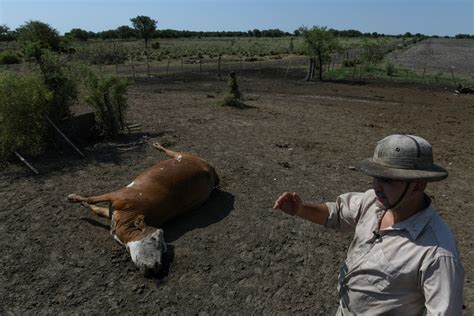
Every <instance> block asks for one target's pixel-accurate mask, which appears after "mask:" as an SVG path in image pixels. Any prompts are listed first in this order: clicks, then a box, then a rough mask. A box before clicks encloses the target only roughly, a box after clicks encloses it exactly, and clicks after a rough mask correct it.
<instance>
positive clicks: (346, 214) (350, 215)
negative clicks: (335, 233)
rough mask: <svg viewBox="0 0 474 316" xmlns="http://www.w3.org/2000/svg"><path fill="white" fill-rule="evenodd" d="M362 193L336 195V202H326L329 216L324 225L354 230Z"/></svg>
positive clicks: (360, 208) (362, 197) (361, 202)
mask: <svg viewBox="0 0 474 316" xmlns="http://www.w3.org/2000/svg"><path fill="white" fill-rule="evenodd" d="M364 196H365V194H364V193H355V192H351V193H346V194H342V195H340V196H338V198H337V199H336V202H328V203H326V205H327V207H328V209H329V217H328V219H327V221H326V227H328V228H333V229H337V230H340V231H354V229H355V226H356V225H357V222H358V221H359V218H360V215H361V210H362V204H363V200H364Z"/></svg>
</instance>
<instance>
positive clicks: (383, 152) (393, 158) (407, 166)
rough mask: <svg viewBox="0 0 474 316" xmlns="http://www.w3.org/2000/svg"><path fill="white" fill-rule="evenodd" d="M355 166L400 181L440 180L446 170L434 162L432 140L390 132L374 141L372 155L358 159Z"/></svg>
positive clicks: (375, 174) (367, 172)
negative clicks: (379, 139)
mask: <svg viewBox="0 0 474 316" xmlns="http://www.w3.org/2000/svg"><path fill="white" fill-rule="evenodd" d="M357 168H358V169H359V170H360V171H362V172H363V173H365V174H367V175H369V176H371V177H375V178H385V179H393V180H402V181H414V180H424V181H428V182H432V181H440V180H443V179H445V178H447V177H448V172H447V171H446V170H445V169H444V168H442V167H440V166H438V165H435V164H434V163H433V151H432V148H431V144H430V143H429V142H428V141H426V140H425V139H423V138H421V137H419V136H414V135H399V134H396V135H390V136H387V137H385V138H384V139H382V140H381V141H379V142H378V143H377V147H375V151H374V156H373V157H372V158H367V159H364V160H362V161H360V162H359V164H358V165H357Z"/></svg>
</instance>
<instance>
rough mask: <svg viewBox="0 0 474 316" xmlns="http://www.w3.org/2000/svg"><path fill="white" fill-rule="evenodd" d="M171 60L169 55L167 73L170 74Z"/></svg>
mask: <svg viewBox="0 0 474 316" xmlns="http://www.w3.org/2000/svg"><path fill="white" fill-rule="evenodd" d="M170 62H171V57H169V56H168V65H166V75H168V71H169V70H170Z"/></svg>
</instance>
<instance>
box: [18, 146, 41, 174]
mask: <svg viewBox="0 0 474 316" xmlns="http://www.w3.org/2000/svg"><path fill="white" fill-rule="evenodd" d="M15 155H16V156H17V157H18V158H19V159H20V160H21V161H22V162H23V163H24V164H25V165H26V166H27V167H28V168H30V170H31V171H33V172H34V173H36V174H39V172H38V170H36V169H35V168H34V167H33V166H32V165H30V163H29V162H28V161H26V159H25V158H23V157H22V156H21V155H20V154H19V153H18V152H17V151H15Z"/></svg>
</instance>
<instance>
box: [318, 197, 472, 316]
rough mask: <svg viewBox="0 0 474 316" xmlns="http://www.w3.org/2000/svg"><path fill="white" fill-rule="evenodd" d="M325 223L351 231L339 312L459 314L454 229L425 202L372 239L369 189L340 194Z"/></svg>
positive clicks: (374, 209) (374, 206)
mask: <svg viewBox="0 0 474 316" xmlns="http://www.w3.org/2000/svg"><path fill="white" fill-rule="evenodd" d="M326 204H327V206H328V207H329V218H328V220H327V223H326V226H327V227H329V228H335V229H338V230H341V231H353V232H354V239H353V241H352V243H351V245H350V246H349V250H348V253H347V259H346V260H345V262H344V264H343V266H342V268H341V271H340V274H339V286H338V289H339V293H340V306H339V310H338V313H337V314H338V315H381V314H383V315H421V314H423V313H424V312H425V310H426V313H427V314H428V315H461V314H462V303H463V301H462V294H463V293H462V292H463V283H464V270H463V267H462V265H461V262H460V260H459V253H458V250H457V246H456V240H455V238H454V235H453V233H452V232H451V231H450V230H449V228H448V226H447V224H446V223H445V222H444V221H443V219H441V217H440V216H439V215H438V214H437V213H436V212H435V211H434V209H433V207H432V205H431V202H430V205H429V206H428V207H427V208H426V209H424V210H422V211H421V212H418V213H416V214H414V215H412V216H411V217H409V218H407V219H405V220H404V221H402V222H398V223H396V224H394V225H393V226H392V227H390V228H387V229H384V230H381V231H380V237H379V238H377V239H376V238H375V237H374V233H373V232H374V231H375V230H377V228H378V222H379V218H380V217H381V216H382V214H383V207H382V205H381V204H380V203H379V202H378V201H377V199H376V196H375V193H374V190H369V191H367V192H365V193H347V194H343V195H341V196H339V197H338V198H337V201H336V202H334V203H326Z"/></svg>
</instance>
